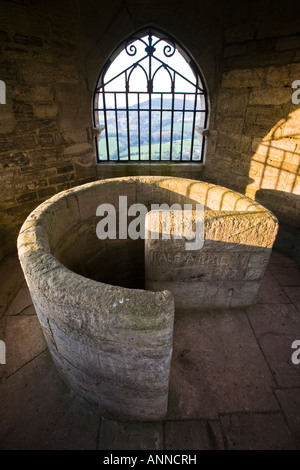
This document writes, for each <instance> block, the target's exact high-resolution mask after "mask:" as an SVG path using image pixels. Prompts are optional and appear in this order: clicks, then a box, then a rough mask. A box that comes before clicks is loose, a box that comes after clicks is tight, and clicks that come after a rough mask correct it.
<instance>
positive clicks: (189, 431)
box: [164, 421, 213, 450]
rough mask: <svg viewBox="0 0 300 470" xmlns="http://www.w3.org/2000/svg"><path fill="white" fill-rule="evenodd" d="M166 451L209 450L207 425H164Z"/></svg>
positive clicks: (181, 422) (174, 423) (211, 445)
mask: <svg viewBox="0 0 300 470" xmlns="http://www.w3.org/2000/svg"><path fill="white" fill-rule="evenodd" d="M164 435H165V438H164V442H165V449H166V450H197V449H198V450H210V449H212V448H213V444H212V442H211V440H210V437H209V434H208V429H207V424H206V423H205V422H203V421H173V422H168V423H166V424H165V429H164Z"/></svg>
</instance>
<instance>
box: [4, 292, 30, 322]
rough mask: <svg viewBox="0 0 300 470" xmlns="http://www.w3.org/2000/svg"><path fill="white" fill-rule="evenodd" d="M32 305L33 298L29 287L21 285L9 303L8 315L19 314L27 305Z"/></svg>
mask: <svg viewBox="0 0 300 470" xmlns="http://www.w3.org/2000/svg"><path fill="white" fill-rule="evenodd" d="M31 305H32V300H31V297H30V293H29V289H28V287H27V286H26V287H25V286H24V287H21V288H20V289H19V291H18V293H17V295H16V296H15V298H14V299H13V301H12V302H11V304H10V305H9V307H8V309H7V311H6V315H19V314H20V313H21V312H23V311H24V309H26V308H27V307H30V306H31Z"/></svg>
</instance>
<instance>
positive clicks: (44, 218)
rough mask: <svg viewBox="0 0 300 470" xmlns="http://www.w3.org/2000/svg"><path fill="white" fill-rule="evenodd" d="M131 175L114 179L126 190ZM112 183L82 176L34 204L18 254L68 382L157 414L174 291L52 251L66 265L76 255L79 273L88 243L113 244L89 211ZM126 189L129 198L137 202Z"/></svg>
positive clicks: (100, 401) (104, 405) (124, 408)
mask: <svg viewBox="0 0 300 470" xmlns="http://www.w3.org/2000/svg"><path fill="white" fill-rule="evenodd" d="M157 180H158V181H159V178H158V179H157ZM134 181H135V180H134V179H133V178H128V179H125V178H124V179H120V180H119V189H120V190H121V191H122V189H126V185H128V187H127V190H128V194H129V196H130V194H131V189H132V185H133V183H134ZM137 181H138V179H137ZM155 181H156V180H155ZM116 184H117V182H116V181H115V180H111V181H109V180H107V181H104V182H98V183H92V184H88V185H87V186H83V187H78V188H77V189H76V188H75V189H74V190H69V191H66V192H64V193H61V194H59V195H57V196H54V197H53V198H52V199H50V200H48V201H46V202H45V203H44V204H42V205H41V206H39V207H38V208H37V209H36V210H35V211H34V212H33V213H32V214H31V216H30V217H29V218H28V219H27V220H26V222H25V223H24V225H23V228H22V229H21V233H20V237H19V256H20V259H21V263H22V267H23V269H24V272H25V273H26V278H27V282H28V284H29V287H30V292H31V295H32V299H33V301H34V306H35V308H36V311H37V315H38V317H39V319H40V322H41V324H42V326H43V329H44V333H45V336H46V339H47V342H48V346H49V349H50V352H51V353H52V355H53V358H54V360H55V363H56V365H57V368H58V369H59V371H60V373H61V374H62V376H63V377H64V379H65V380H66V382H67V383H68V384H69V386H70V387H71V388H72V389H73V390H74V391H75V392H76V393H77V394H78V395H80V396H81V397H82V398H84V399H86V400H87V401H90V402H91V403H93V404H94V405H97V406H98V407H99V410H101V411H102V410H103V409H104V410H106V411H109V412H110V413H113V414H116V415H118V416H123V417H127V418H129V419H133V418H136V419H141V420H155V419H158V418H161V417H162V416H163V415H164V414H165V412H166V410H167V397H168V384H169V370H170V360H171V352H172V341H173V335H172V331H173V318H174V304H173V297H172V295H171V294H170V293H169V292H158V293H154V292H146V291H142V290H134V289H128V288H122V287H118V286H113V285H109V284H102V283H98V282H96V281H93V280H91V279H88V278H85V277H82V276H80V275H79V274H75V272H72V271H70V270H68V269H67V268H65V267H64V266H63V265H62V264H60V263H59V261H58V260H57V259H56V258H54V257H53V255H52V254H51V249H52V251H53V249H54V248H55V249H54V251H55V252H56V254H57V256H58V257H59V260H60V261H62V262H64V263H65V264H66V266H67V267H68V268H70V263H73V265H74V263H75V265H76V269H75V271H76V272H79V273H81V272H82V269H83V274H84V265H82V263H84V257H85V254H87V258H88V259H90V257H91V254H92V251H89V250H95V251H94V255H96V254H97V249H98V248H99V246H101V243H102V248H103V247H106V248H105V250H109V249H111V248H110V246H109V243H110V241H109V240H108V241H106V242H101V241H99V240H98V239H97V237H96V226H95V215H96V209H97V206H98V205H99V203H101V202H102V203H103V202H105V201H107V202H108V201H109V202H112V201H110V200H109V199H106V196H107V194H109V191H108V192H107V194H106V191H105V187H107V188H108V187H111V190H112V189H113V188H114V187H115V185H116ZM103 189H104V191H103ZM125 193H126V191H125ZM132 194H133V196H134V201H130V200H129V201H128V204H129V205H130V202H135V191H134V192H133V193H132ZM89 198H90V200H89ZM87 209H88V212H87ZM89 224H90V225H89ZM87 236H88V238H87ZM93 238H94V240H95V241H97V242H98V243H97V244H94V243H95V242H94V241H93ZM89 239H91V241H92V244H90V243H89ZM112 241H114V240H112ZM50 246H51V249H50ZM112 246H114V244H112ZM76 247H77V248H76ZM116 253H118V251H116ZM141 253H142V252H141ZM77 254H80V256H79V257H78V259H77V257H76V256H77ZM104 254H105V252H104ZM81 256H82V258H81ZM115 256H118V255H115ZM121 256H122V255H121V253H120V257H117V260H118V263H119V264H120V266H121V269H126V262H130V260H127V261H126V260H125V261H126V262H125V265H123V267H122V261H121ZM76 263H77V264H76ZM117 268H118V267H117ZM71 269H72V266H71ZM104 281H105V278H104ZM62 286H63V287H62ZM29 318H30V317H29Z"/></svg>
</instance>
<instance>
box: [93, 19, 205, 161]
mask: <svg viewBox="0 0 300 470" xmlns="http://www.w3.org/2000/svg"><path fill="white" fill-rule="evenodd" d="M208 108H209V105H208V96H207V89H206V86H205V82H204V79H203V76H202V74H201V72H200V70H199V68H198V67H197V65H196V63H195V61H194V60H193V59H192V57H191V55H190V54H189V53H188V51H187V50H186V49H185V48H184V47H183V46H182V45H180V44H179V43H178V42H177V41H176V39H175V38H173V37H171V36H170V35H168V34H166V33H163V32H162V31H160V30H158V29H156V28H153V27H148V28H144V29H142V30H139V31H138V32H136V33H135V34H133V35H131V36H130V37H129V38H127V39H126V40H125V41H123V42H122V44H121V45H120V46H119V47H118V48H117V49H116V50H115V51H114V52H113V53H112V54H111V56H110V57H109V59H108V60H107V61H106V63H105V65H104V67H103V68H102V70H101V72H100V75H99V78H98V81H97V85H96V88H95V91H94V100H93V117H94V127H95V129H96V134H97V135H96V137H95V145H96V151H97V161H98V163H105V162H115V163H118V162H121V163H132V162H134V163H137V162H141V163H142V162H148V163H149V162H155V163H162V164H164V163H167V162H172V163H179V164H180V163H184V162H185V163H187V162H188V163H195V164H199V163H203V161H204V155H205V145H206V134H207V125H208V113H209V109H208Z"/></svg>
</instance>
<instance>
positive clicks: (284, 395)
mask: <svg viewBox="0 0 300 470" xmlns="http://www.w3.org/2000/svg"><path fill="white" fill-rule="evenodd" d="M298 367H299V366H298ZM275 393H276V396H277V399H278V400H279V403H280V406H281V408H282V410H283V412H284V415H285V418H286V420H287V422H288V425H289V428H290V430H291V434H292V436H293V437H294V438H295V440H296V442H297V444H298V449H299V448H300V419H299V409H300V394H299V388H294V389H293V388H291V389H289V390H276V392H275Z"/></svg>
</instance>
